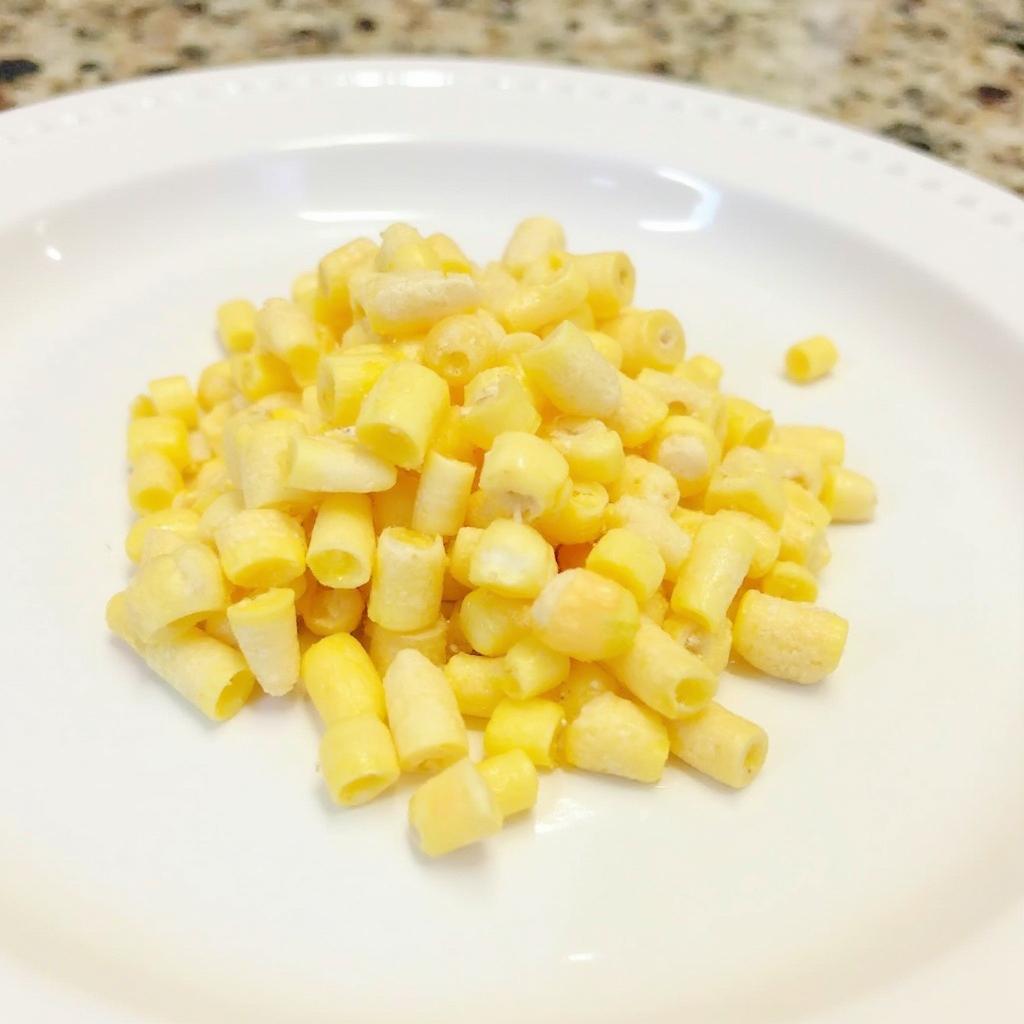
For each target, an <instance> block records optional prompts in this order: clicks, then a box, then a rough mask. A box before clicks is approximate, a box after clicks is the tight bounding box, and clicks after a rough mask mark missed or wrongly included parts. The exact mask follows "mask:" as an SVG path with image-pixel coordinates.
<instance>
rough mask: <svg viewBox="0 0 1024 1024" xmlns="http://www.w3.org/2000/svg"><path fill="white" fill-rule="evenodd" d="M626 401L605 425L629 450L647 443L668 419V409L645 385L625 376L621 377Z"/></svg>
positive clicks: (609, 417)
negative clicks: (616, 434) (614, 432)
mask: <svg viewBox="0 0 1024 1024" xmlns="http://www.w3.org/2000/svg"><path fill="white" fill-rule="evenodd" d="M619 386H620V387H621V388H622V401H621V402H620V403H619V407H618V409H616V410H615V412H614V413H612V414H611V415H610V416H607V417H605V422H606V423H607V424H608V426H609V427H611V428H612V430H614V431H616V432H617V433H618V434H619V436H620V437H621V438H622V443H623V445H625V447H627V448H639V447H640V446H641V445H644V444H646V443H647V442H648V441H650V439H651V438H652V437H654V435H655V433H656V432H657V430H658V427H660V426H661V424H662V423H663V422H664V420H665V417H666V416H668V406H667V405H666V404H665V403H664V402H663V401H662V400H661V399H660V398H658V396H657V395H655V394H652V393H651V392H650V391H648V390H647V388H645V387H644V386H643V385H642V384H638V383H637V382H636V381H635V380H633V379H632V378H631V377H627V376H626V375H625V374H624V373H620V374H619Z"/></svg>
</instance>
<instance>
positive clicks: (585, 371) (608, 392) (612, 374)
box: [520, 322, 622, 416]
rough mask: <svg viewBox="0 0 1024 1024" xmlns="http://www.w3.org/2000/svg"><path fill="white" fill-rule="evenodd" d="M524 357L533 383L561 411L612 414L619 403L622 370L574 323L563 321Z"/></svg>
mask: <svg viewBox="0 0 1024 1024" xmlns="http://www.w3.org/2000/svg"><path fill="white" fill-rule="evenodd" d="M520 360H521V362H522V365H523V368H524V369H525V371H526V373H527V376H528V377H529V379H530V381H531V383H532V384H533V385H534V386H535V387H537V388H538V389H539V390H540V391H541V393H542V394H543V395H544V396H545V397H546V398H547V399H548V401H550V402H551V404H552V405H554V406H555V408H557V409H559V410H560V411H561V412H564V413H568V414H569V415H570V416H610V415H611V414H612V413H613V412H614V411H615V410H616V409H617V408H618V407H619V403H620V401H621V400H622V389H621V386H620V384H619V375H618V371H616V369H615V367H613V366H612V365H611V364H610V363H609V362H608V361H607V360H605V359H604V357H603V356H601V354H600V353H599V352H598V351H597V349H595V348H594V346H593V345H592V344H591V342H590V339H589V338H588V337H587V335H586V333H585V332H584V331H582V330H580V328H578V327H576V326H575V325H574V324H571V323H568V322H565V323H563V324H561V325H560V326H559V327H557V328H556V329H555V330H554V331H552V332H551V334H549V335H548V336H547V337H546V338H545V339H544V341H543V342H542V343H541V344H540V345H538V346H537V347H536V348H532V349H530V350H529V351H527V352H524V353H523V354H522V356H520Z"/></svg>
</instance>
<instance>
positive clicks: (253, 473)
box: [225, 420, 311, 509]
mask: <svg viewBox="0 0 1024 1024" xmlns="http://www.w3.org/2000/svg"><path fill="white" fill-rule="evenodd" d="M302 436H303V430H302V427H301V425H300V424H298V423H295V422H293V421H291V420H257V421H255V422H253V423H252V424H250V425H249V427H248V428H247V430H245V431H244V432H242V434H241V437H240V443H239V445H238V451H237V454H235V455H234V456H233V458H234V465H232V458H229V455H230V454H231V453H230V452H229V451H228V449H227V448H225V462H226V463H227V465H228V470H229V472H230V473H231V478H232V480H234V481H235V482H236V483H237V484H238V486H239V488H240V489H241V492H242V497H243V499H244V500H245V507H246V508H279V509H290V508H295V507H300V506H302V505H303V504H308V502H309V501H310V500H311V496H310V495H309V494H308V493H307V492H304V491H300V490H298V489H297V488H295V487H293V486H292V485H291V484H290V483H289V477H290V473H289V466H290V462H291V447H292V443H293V441H294V440H295V439H297V438H299V437H302ZM232 443H233V442H232Z"/></svg>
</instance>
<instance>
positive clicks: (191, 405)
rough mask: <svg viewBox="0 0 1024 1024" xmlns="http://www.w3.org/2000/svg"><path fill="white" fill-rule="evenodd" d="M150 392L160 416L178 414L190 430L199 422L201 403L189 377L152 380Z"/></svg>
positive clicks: (154, 406)
mask: <svg viewBox="0 0 1024 1024" xmlns="http://www.w3.org/2000/svg"><path fill="white" fill-rule="evenodd" d="M149 394H150V397H151V398H152V400H153V408H154V409H155V411H156V414H157V415H158V416H176V417H177V418H178V419H179V420H181V421H182V422H183V423H184V424H185V426H186V427H188V428H189V429H190V430H191V429H193V428H194V427H195V426H196V424H197V423H198V422H199V403H198V402H197V401H196V396H195V392H194V391H193V390H192V385H191V384H189V382H188V378H187V377H182V376H175V377H160V378H158V379H157V380H151V381H150V382H149Z"/></svg>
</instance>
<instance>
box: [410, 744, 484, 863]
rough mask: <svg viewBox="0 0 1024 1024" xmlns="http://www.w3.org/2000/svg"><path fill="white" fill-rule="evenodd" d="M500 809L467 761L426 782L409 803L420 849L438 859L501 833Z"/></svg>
mask: <svg viewBox="0 0 1024 1024" xmlns="http://www.w3.org/2000/svg"><path fill="white" fill-rule="evenodd" d="M502 820H503V819H502V813H501V808H500V807H499V806H498V802H497V801H496V800H495V798H494V796H493V794H492V793H491V789H490V787H489V786H488V785H487V783H486V782H485V781H484V777H483V775H481V774H480V772H479V771H478V770H477V768H476V766H475V765H474V764H473V762H472V761H470V760H469V758H468V757H464V758H463V759H462V760H461V761H457V762H456V763H455V764H453V765H450V766H449V767H448V768H446V769H445V770H444V771H443V772H439V773H438V774H437V775H435V776H434V777H433V778H432V779H428V780H427V781H426V782H424V783H423V785H422V786H420V788H419V789H417V790H416V792H415V793H413V795H412V799H411V800H410V801H409V824H410V825H411V826H412V827H413V829H414V830H415V832H416V835H417V838H418V839H419V844H420V849H421V850H422V851H423V852H424V853H425V854H427V856H429V857H439V856H441V854H444V853H451V852H452V851H453V850H458V849H460V848H461V847H463V846H469V845H470V844H471V843H476V842H479V841H480V840H481V839H486V838H487V837H488V836H493V835H494V834H495V833H497V832H500V831H501V825H502Z"/></svg>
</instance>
